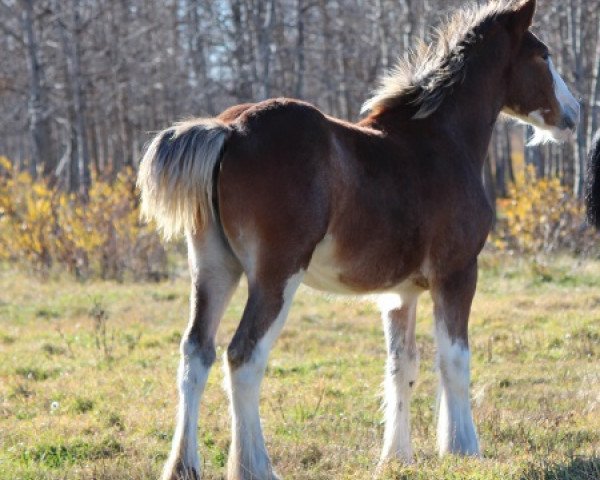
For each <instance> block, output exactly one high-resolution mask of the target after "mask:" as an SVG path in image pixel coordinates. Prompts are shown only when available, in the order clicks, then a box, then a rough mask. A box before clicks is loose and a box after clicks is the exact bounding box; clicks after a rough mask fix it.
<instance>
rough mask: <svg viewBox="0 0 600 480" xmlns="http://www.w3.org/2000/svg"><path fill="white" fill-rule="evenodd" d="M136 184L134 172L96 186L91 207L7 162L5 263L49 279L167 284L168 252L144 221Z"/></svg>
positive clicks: (1, 224)
mask: <svg viewBox="0 0 600 480" xmlns="http://www.w3.org/2000/svg"><path fill="white" fill-rule="evenodd" d="M133 178H134V173H133V172H132V171H127V170H125V171H123V172H121V173H120V174H119V175H118V177H117V178H116V180H115V181H114V182H112V183H109V182H107V181H104V180H101V179H98V178H93V179H92V187H91V188H90V191H89V198H88V199H87V200H85V201H84V200H82V199H81V198H80V197H78V196H76V195H74V194H70V193H67V192H64V191H61V190H58V189H56V188H51V187H50V186H49V185H48V183H47V182H46V181H45V180H34V179H32V178H31V176H30V175H29V174H28V173H26V172H17V171H16V170H15V168H14V167H13V165H12V164H11V162H10V161H9V160H8V159H7V158H5V157H0V260H4V261H13V262H21V263H23V264H25V265H27V266H29V267H31V268H33V269H35V270H37V271H43V272H47V271H49V270H50V269H51V268H54V267H61V266H62V267H66V269H67V270H68V271H69V272H72V273H74V274H75V275H76V276H78V277H80V278H88V277H91V276H100V277H102V278H116V279H122V278H123V277H124V276H125V275H130V276H131V277H134V278H138V279H145V278H156V277H160V276H163V275H164V274H165V271H166V256H165V252H164V249H163V247H162V246H161V243H160V240H159V237H158V235H157V234H156V233H154V232H155V230H154V228H153V227H151V226H147V225H144V224H143V223H141V222H140V221H139V209H138V203H137V195H136V192H135V186H134V181H133Z"/></svg>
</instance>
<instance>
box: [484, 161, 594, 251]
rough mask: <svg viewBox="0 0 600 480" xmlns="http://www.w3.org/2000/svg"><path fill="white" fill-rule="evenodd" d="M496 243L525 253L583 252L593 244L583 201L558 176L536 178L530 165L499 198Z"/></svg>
mask: <svg viewBox="0 0 600 480" xmlns="http://www.w3.org/2000/svg"><path fill="white" fill-rule="evenodd" d="M498 212H499V215H500V222H499V228H498V229H497V235H496V238H495V243H496V246H498V247H499V248H501V249H512V250H516V251H519V252H523V253H539V252H552V251H557V250H569V251H572V252H574V253H580V252H581V251H583V250H587V249H588V248H589V247H590V246H591V245H593V243H594V242H593V236H594V234H593V232H592V231H591V229H590V228H588V227H587V226H586V223H585V214H584V208H583V205H582V203H581V202H580V201H579V200H578V199H577V198H575V197H574V196H573V195H572V194H571V192H570V191H569V190H568V189H567V188H566V187H565V186H563V185H561V183H560V180H559V179H558V178H541V179H536V178H535V172H534V169H533V167H531V166H530V168H528V169H527V170H526V171H525V174H524V175H522V176H521V178H517V180H516V182H515V183H514V184H512V185H511V186H510V187H509V198H508V199H506V200H501V201H499V204H498Z"/></svg>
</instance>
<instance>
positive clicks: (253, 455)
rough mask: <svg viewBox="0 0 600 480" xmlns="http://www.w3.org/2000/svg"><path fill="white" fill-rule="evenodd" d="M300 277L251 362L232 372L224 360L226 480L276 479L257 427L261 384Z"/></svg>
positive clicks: (288, 290) (290, 282) (299, 275)
mask: <svg viewBox="0 0 600 480" xmlns="http://www.w3.org/2000/svg"><path fill="white" fill-rule="evenodd" d="M303 276H304V271H300V272H298V273H296V274H295V275H292V276H291V277H290V278H289V279H288V281H287V284H286V287H285V289H284V294H283V304H282V307H281V310H280V312H279V314H278V315H277V317H276V319H275V321H274V322H273V324H272V325H271V327H270V328H269V330H268V331H267V332H266V333H265V335H264V336H263V338H261V339H260V340H259V342H258V343H257V344H256V346H255V347H254V352H253V354H252V357H251V359H250V360H249V361H248V362H246V363H245V364H243V365H241V366H240V367H238V368H236V369H235V370H234V371H233V372H231V371H230V369H229V364H228V361H227V358H226V357H225V359H224V365H225V376H226V378H225V388H226V390H227V393H228V395H229V399H230V413H231V417H232V423H233V431H232V439H231V447H230V451H229V460H228V468H227V471H228V475H229V476H228V479H229V480H248V479H255V480H271V479H276V478H277V476H276V475H275V474H274V473H273V470H272V467H271V461H270V459H269V455H268V453H267V450H266V447H265V441H264V437H263V433H262V428H261V424H260V416H259V410H258V408H259V398H260V384H261V382H262V378H263V376H264V373H265V368H266V366H267V360H268V357H269V352H270V351H271V348H272V346H273V342H274V341H275V340H276V339H277V337H278V336H279V333H280V332H281V329H282V328H283V325H284V323H285V320H286V318H287V314H288V311H289V309H290V306H291V304H292V299H293V297H294V293H295V292H296V290H297V288H298V286H299V285H300V282H301V281H302V278H303Z"/></svg>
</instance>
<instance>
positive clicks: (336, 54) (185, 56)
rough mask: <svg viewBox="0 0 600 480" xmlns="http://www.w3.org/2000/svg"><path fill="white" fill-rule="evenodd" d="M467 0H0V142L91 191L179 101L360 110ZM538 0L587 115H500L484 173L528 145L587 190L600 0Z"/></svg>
mask: <svg viewBox="0 0 600 480" xmlns="http://www.w3.org/2000/svg"><path fill="white" fill-rule="evenodd" d="M464 3H468V2H464V1H458V0H344V1H338V0H166V1H157V0H143V1H142V0H0V52H2V53H1V57H0V59H1V60H0V62H1V63H0V154H2V155H5V156H6V157H8V158H10V159H12V160H13V161H14V162H15V163H16V164H18V165H19V168H23V169H28V170H29V171H30V172H31V173H32V174H34V173H35V172H36V170H37V169H39V170H41V171H42V172H43V174H44V175H46V176H50V177H53V178H55V180H56V182H57V183H58V184H60V185H62V186H65V188H68V189H69V190H71V191H80V192H83V193H85V191H86V190H87V189H88V188H89V186H90V184H91V180H90V178H91V172H95V173H96V174H97V177H98V178H114V176H115V175H116V173H117V172H119V171H120V170H121V169H122V168H123V167H124V166H131V167H133V168H135V166H136V164H137V162H138V160H139V158H140V152H141V150H142V148H143V146H144V144H145V142H147V140H148V139H149V134H148V132H152V131H155V130H158V129H161V128H164V127H165V126H167V125H168V124H170V123H171V122H173V121H175V120H177V119H180V118H183V117H186V116H201V115H214V114H217V113H218V112H220V111H221V110H222V109H224V108H226V107H227V106H229V105H231V104H235V103H240V102H247V101H258V100H262V99H266V98H269V97H277V96H288V97H296V98H301V99H305V100H307V101H309V102H312V103H314V104H315V105H317V106H318V107H320V108H322V109H323V110H324V111H326V112H327V113H330V114H332V115H336V116H340V117H342V118H347V119H357V118H358V115H359V113H358V112H359V109H360V106H361V104H362V102H363V101H364V100H365V99H366V98H367V97H368V96H369V92H370V91H371V90H372V89H373V88H374V86H375V84H376V80H377V78H378V76H379V75H380V74H381V73H382V72H383V71H384V70H385V69H387V68H389V67H391V66H393V64H394V62H395V61H396V59H397V58H398V57H399V56H402V55H404V54H405V52H407V50H408V49H409V48H410V47H411V46H412V45H415V39H416V38H417V37H423V36H427V35H428V34H430V33H431V29H432V26H434V25H437V24H439V22H440V21H441V20H442V19H443V17H444V16H445V15H446V14H447V13H448V12H449V11H450V10H451V9H452V8H454V7H456V6H457V5H460V4H464ZM538 4H539V5H538V12H537V14H536V17H535V28H534V30H535V31H536V32H537V33H538V34H539V35H540V36H541V38H542V39H543V40H544V41H545V42H546V43H547V44H548V45H549V46H550V48H551V50H552V54H553V58H554V61H555V63H556V65H557V66H558V69H559V71H560V72H561V73H562V75H563V76H564V78H565V80H566V82H567V84H568V85H569V86H570V88H571V89H572V90H573V92H574V93H575V95H576V96H577V97H578V98H580V99H581V106H582V114H583V115H582V123H581V128H580V129H579V133H578V135H577V140H576V142H573V143H572V144H568V145H564V146H554V145H553V146H544V147H535V148H526V149H523V142H522V141H520V140H521V138H519V137H522V136H523V134H521V133H520V130H518V129H516V127H513V126H512V125H508V124H506V123H500V124H499V125H498V127H497V129H496V134H495V136H494V141H493V144H492V147H491V153H492V155H491V157H490V162H489V165H488V167H489V168H488V171H487V175H488V177H489V178H488V180H489V182H490V183H491V184H493V187H494V189H493V190H494V191H495V193H497V194H498V195H499V196H506V195H507V188H508V184H509V182H510V181H511V180H514V169H515V166H514V165H513V161H514V158H513V157H514V155H511V154H514V153H517V154H519V153H524V154H525V157H526V161H527V162H528V163H531V164H533V165H534V166H535V169H536V173H537V175H538V176H558V177H559V178H560V179H561V182H562V183H563V184H565V185H568V186H569V187H570V188H571V189H572V190H573V191H574V193H575V195H576V196H581V193H582V185H583V183H584V180H585V178H584V177H585V172H584V170H585V168H584V163H585V156H586V152H587V150H588V147H589V146H590V142H591V137H592V134H593V132H594V131H595V130H596V129H597V127H598V126H599V120H600V82H599V81H598V79H599V73H600V38H599V32H600V2H599V1H598V0H546V1H540V2H538ZM518 128H521V127H518ZM511 132H518V133H515V134H513V135H511ZM525 135H526V134H525Z"/></svg>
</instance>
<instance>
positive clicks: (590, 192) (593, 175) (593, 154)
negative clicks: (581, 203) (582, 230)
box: [585, 130, 600, 229]
mask: <svg viewBox="0 0 600 480" xmlns="http://www.w3.org/2000/svg"><path fill="white" fill-rule="evenodd" d="M585 206H586V213H587V220H588V223H590V224H591V225H593V226H594V227H596V229H600V130H598V132H596V135H595V137H594V140H593V142H592V149H591V150H590V153H589V157H588V164H587V180H586V187H585Z"/></svg>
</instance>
